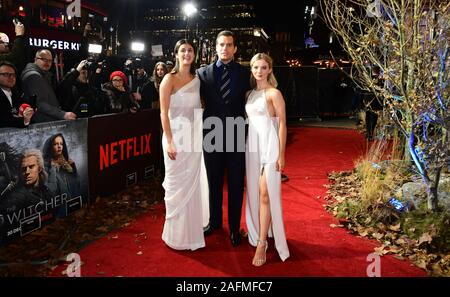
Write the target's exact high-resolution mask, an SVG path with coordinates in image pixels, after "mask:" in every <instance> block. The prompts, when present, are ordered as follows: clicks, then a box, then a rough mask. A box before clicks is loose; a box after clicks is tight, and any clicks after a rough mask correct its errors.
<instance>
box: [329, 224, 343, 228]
mask: <svg viewBox="0 0 450 297" xmlns="http://www.w3.org/2000/svg"><path fill="white" fill-rule="evenodd" d="M330 227H331V228H342V227H344V225H336V224H330Z"/></svg>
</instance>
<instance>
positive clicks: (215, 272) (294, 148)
mask: <svg viewBox="0 0 450 297" xmlns="http://www.w3.org/2000/svg"><path fill="white" fill-rule="evenodd" d="M288 138H289V141H288V148H287V156H286V163H287V166H286V174H287V175H288V176H289V178H290V180H289V181H288V182H286V183H283V189H282V191H283V208H284V220H285V227H286V233H287V234H286V235H287V240H288V245H289V249H290V252H291V257H290V258H288V259H287V260H286V262H284V263H283V262H282V261H281V260H280V259H279V257H278V254H277V253H276V251H275V249H274V247H273V241H269V245H270V246H269V250H268V254H267V264H266V265H264V266H262V267H259V268H255V267H253V266H252V265H251V260H252V257H253V252H254V250H253V248H252V247H251V246H250V245H249V244H248V243H247V241H246V240H245V241H244V242H243V243H242V244H241V245H240V246H239V247H238V248H233V247H232V246H231V243H230V241H229V239H228V230H223V231H219V232H217V231H216V232H215V233H213V234H212V235H211V236H210V237H207V238H206V247H205V248H203V249H200V250H197V251H194V252H191V251H174V250H172V249H170V248H168V247H167V246H166V245H165V244H164V243H163V242H162V240H161V233H162V228H163V222H164V204H163V203H160V204H158V205H157V206H156V208H155V210H154V211H152V212H150V213H148V214H147V215H145V216H142V217H140V218H139V219H137V220H136V221H134V222H133V223H132V224H131V225H130V226H128V227H126V228H123V229H121V230H117V232H112V233H111V234H110V235H109V236H107V237H105V238H103V239H101V240H99V241H97V242H95V243H93V244H92V245H90V246H88V247H86V248H85V249H83V250H81V251H80V256H81V261H82V262H83V263H84V265H83V266H82V267H81V275H82V276H183V277H187V276H366V269H367V266H368V265H369V264H370V263H369V262H367V260H366V258H367V256H368V254H370V253H372V252H373V251H374V250H373V249H374V247H377V246H379V244H378V243H377V242H375V241H371V240H368V239H366V238H359V237H356V236H353V235H350V234H348V233H347V232H346V230H345V229H342V228H331V227H330V224H333V223H334V224H337V220H336V219H335V218H333V217H332V216H331V215H330V214H328V213H327V212H326V211H325V210H324V208H323V206H322V204H323V203H324V200H323V199H321V198H323V196H324V195H325V192H326V189H325V188H324V187H323V185H324V184H325V183H327V173H328V172H330V171H333V170H334V171H338V170H346V169H351V168H352V167H353V161H354V160H355V159H356V158H357V157H358V156H359V155H360V154H361V153H362V152H363V147H364V139H363V137H362V136H361V135H360V134H359V133H358V132H356V131H354V130H338V129H325V128H293V129H289V135H288ZM318 196H320V199H318ZM224 205H226V204H225V203H224ZM224 213H226V211H224ZM244 213H245V211H243V214H244ZM225 219H226V218H225ZM225 222H226V221H225ZM224 225H225V226H226V225H227V224H226V223H224ZM241 226H242V227H245V221H244V218H242V224H241ZM63 269H65V266H61V267H59V268H58V269H56V270H55V271H54V273H53V275H54V276H61V271H62V270H63ZM381 276H426V273H425V272H424V271H422V270H421V269H419V268H416V267H414V266H412V264H411V263H410V262H408V261H400V260H397V259H395V258H393V257H392V256H384V257H382V258H381Z"/></svg>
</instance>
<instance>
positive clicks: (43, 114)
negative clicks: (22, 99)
mask: <svg viewBox="0 0 450 297" xmlns="http://www.w3.org/2000/svg"><path fill="white" fill-rule="evenodd" d="M52 61H53V57H52V53H51V52H50V51H49V50H47V49H40V50H38V51H37V52H36V56H35V58H34V63H28V64H27V66H26V67H25V69H24V70H23V72H22V76H21V79H22V87H23V91H24V93H25V96H26V97H27V98H31V97H32V96H36V107H37V111H36V115H35V116H34V117H33V119H34V122H36V123H42V122H50V121H57V120H75V119H76V118H77V116H76V114H74V113H73V112H66V111H64V110H62V109H61V107H60V106H59V101H58V99H57V98H56V94H55V91H54V90H53V88H52V83H51V81H52V80H51V73H50V72H49V70H50V67H51V66H52Z"/></svg>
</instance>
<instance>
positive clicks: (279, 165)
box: [277, 157, 285, 172]
mask: <svg viewBox="0 0 450 297" xmlns="http://www.w3.org/2000/svg"><path fill="white" fill-rule="evenodd" d="M284 165H285V161H284V157H280V158H278V161H277V171H279V172H282V171H283V170H284Z"/></svg>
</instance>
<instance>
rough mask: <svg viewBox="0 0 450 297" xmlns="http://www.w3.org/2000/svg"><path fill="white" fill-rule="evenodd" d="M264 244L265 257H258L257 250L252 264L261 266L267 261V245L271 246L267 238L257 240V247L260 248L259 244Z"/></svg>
mask: <svg viewBox="0 0 450 297" xmlns="http://www.w3.org/2000/svg"><path fill="white" fill-rule="evenodd" d="M260 244H261V245H263V246H264V258H256V252H255V256H254V257H253V261H252V264H253V266H256V267H259V266H262V265H264V264H265V263H266V252H267V247H268V246H269V244H268V243H267V240H259V239H258V240H257V244H256V249H258V246H260Z"/></svg>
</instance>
